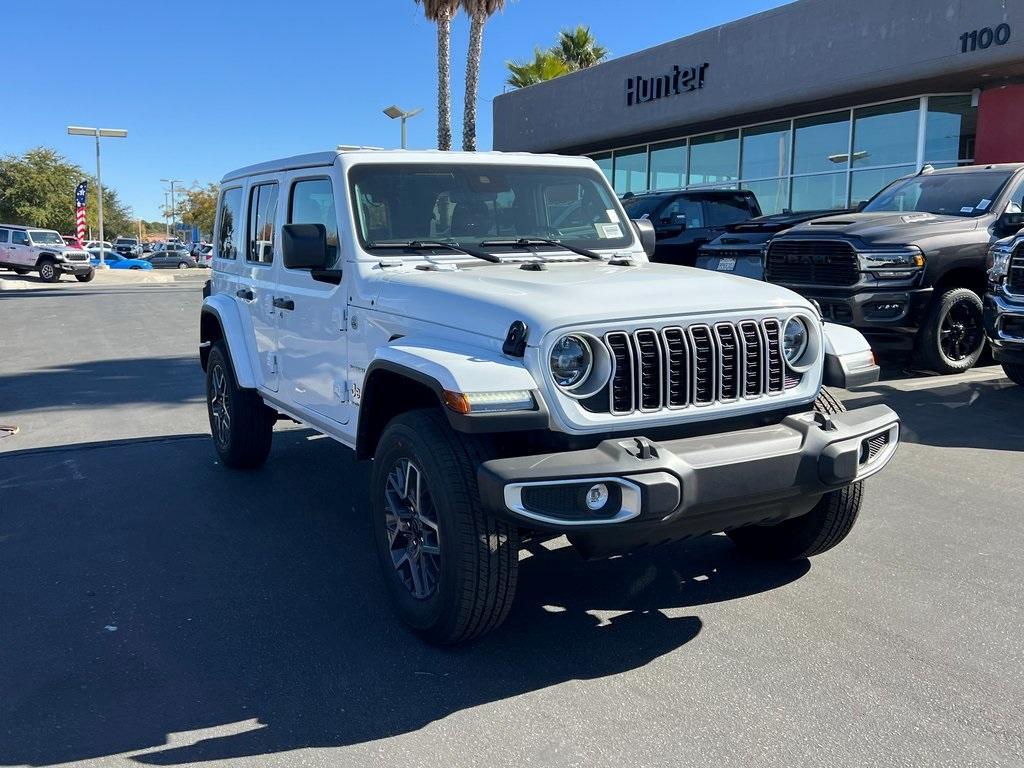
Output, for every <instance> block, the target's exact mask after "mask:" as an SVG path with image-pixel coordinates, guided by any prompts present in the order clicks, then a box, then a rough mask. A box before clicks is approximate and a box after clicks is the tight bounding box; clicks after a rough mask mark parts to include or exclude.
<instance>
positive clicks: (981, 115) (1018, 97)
mask: <svg viewBox="0 0 1024 768" xmlns="http://www.w3.org/2000/svg"><path fill="white" fill-rule="evenodd" d="M1022 161H1024V84H1022V85H1006V86H1003V87H1001V88H992V89H990V90H986V91H982V92H981V96H980V98H979V100H978V137H977V141H976V144H975V150H974V162H975V163H977V164H979V165H987V164H988V163H1016V162H1022Z"/></svg>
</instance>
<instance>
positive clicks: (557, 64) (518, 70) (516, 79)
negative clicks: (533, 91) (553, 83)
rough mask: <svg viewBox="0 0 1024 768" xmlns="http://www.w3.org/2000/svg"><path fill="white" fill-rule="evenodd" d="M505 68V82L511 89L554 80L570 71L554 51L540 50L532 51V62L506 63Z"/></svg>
mask: <svg viewBox="0 0 1024 768" xmlns="http://www.w3.org/2000/svg"><path fill="white" fill-rule="evenodd" d="M505 66H506V67H508V79H507V80H506V81H505V82H506V83H508V84H509V85H511V86H512V87H513V88H525V87H526V86H528V85H535V84H536V83H542V82H544V81H545V80H554V79H555V78H556V77H561V76H562V75H566V74H568V73H569V72H570V71H571V70H570V69H569V66H568V65H567V64H566V63H565V62H564V61H562V58H561V57H560V56H559V55H558V54H556V53H555V52H554V51H545V50H542V49H540V48H534V49H533V60H531V61H524V62H522V63H517V62H515V61H507V62H505Z"/></svg>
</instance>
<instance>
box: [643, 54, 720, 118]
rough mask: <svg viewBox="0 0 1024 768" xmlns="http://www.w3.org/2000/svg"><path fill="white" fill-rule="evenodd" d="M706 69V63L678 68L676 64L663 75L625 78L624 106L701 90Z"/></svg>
mask: <svg viewBox="0 0 1024 768" xmlns="http://www.w3.org/2000/svg"><path fill="white" fill-rule="evenodd" d="M707 69H708V63H707V62H704V63H703V64H700V65H698V66H695V67H680V66H679V65H678V64H676V65H674V66H673V67H672V71H671V72H668V73H667V74H664V75H654V76H652V77H644V76H643V75H636V76H635V77H627V78H626V106H627V107H632V106H633V105H634V104H645V103H647V102H649V101H657V100H658V99H663V98H666V97H667V96H678V95H679V94H681V93H686V92H688V91H696V90H697V89H698V88H703V87H704V73H705V72H707Z"/></svg>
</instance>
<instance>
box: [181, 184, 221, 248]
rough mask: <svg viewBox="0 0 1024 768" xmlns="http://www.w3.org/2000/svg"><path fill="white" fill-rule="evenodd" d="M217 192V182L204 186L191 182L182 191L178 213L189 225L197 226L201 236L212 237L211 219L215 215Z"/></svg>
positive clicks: (218, 190)
mask: <svg viewBox="0 0 1024 768" xmlns="http://www.w3.org/2000/svg"><path fill="white" fill-rule="evenodd" d="M219 194H220V186H219V185H218V184H213V183H211V184H207V185H206V186H205V187H203V186H200V185H199V184H193V185H192V186H191V187H190V188H189V189H185V190H183V191H182V196H181V199H180V201H179V205H178V208H179V211H178V215H179V216H180V217H181V220H182V221H183V222H185V223H186V224H188V225H189V226H193V227H199V232H200V235H201V236H206V235H209V236H210V237H213V221H214V219H215V218H216V216H217V197H218V195H219Z"/></svg>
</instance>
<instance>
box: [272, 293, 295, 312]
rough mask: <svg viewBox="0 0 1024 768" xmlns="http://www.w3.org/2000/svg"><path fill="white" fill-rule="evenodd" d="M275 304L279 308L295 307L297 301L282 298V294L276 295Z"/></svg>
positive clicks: (289, 308)
mask: <svg viewBox="0 0 1024 768" xmlns="http://www.w3.org/2000/svg"><path fill="white" fill-rule="evenodd" d="M274 306H275V307H277V308H278V309H288V310H292V309H295V302H294V301H292V300H291V299H282V298H281V297H280V296H275V297H274Z"/></svg>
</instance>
